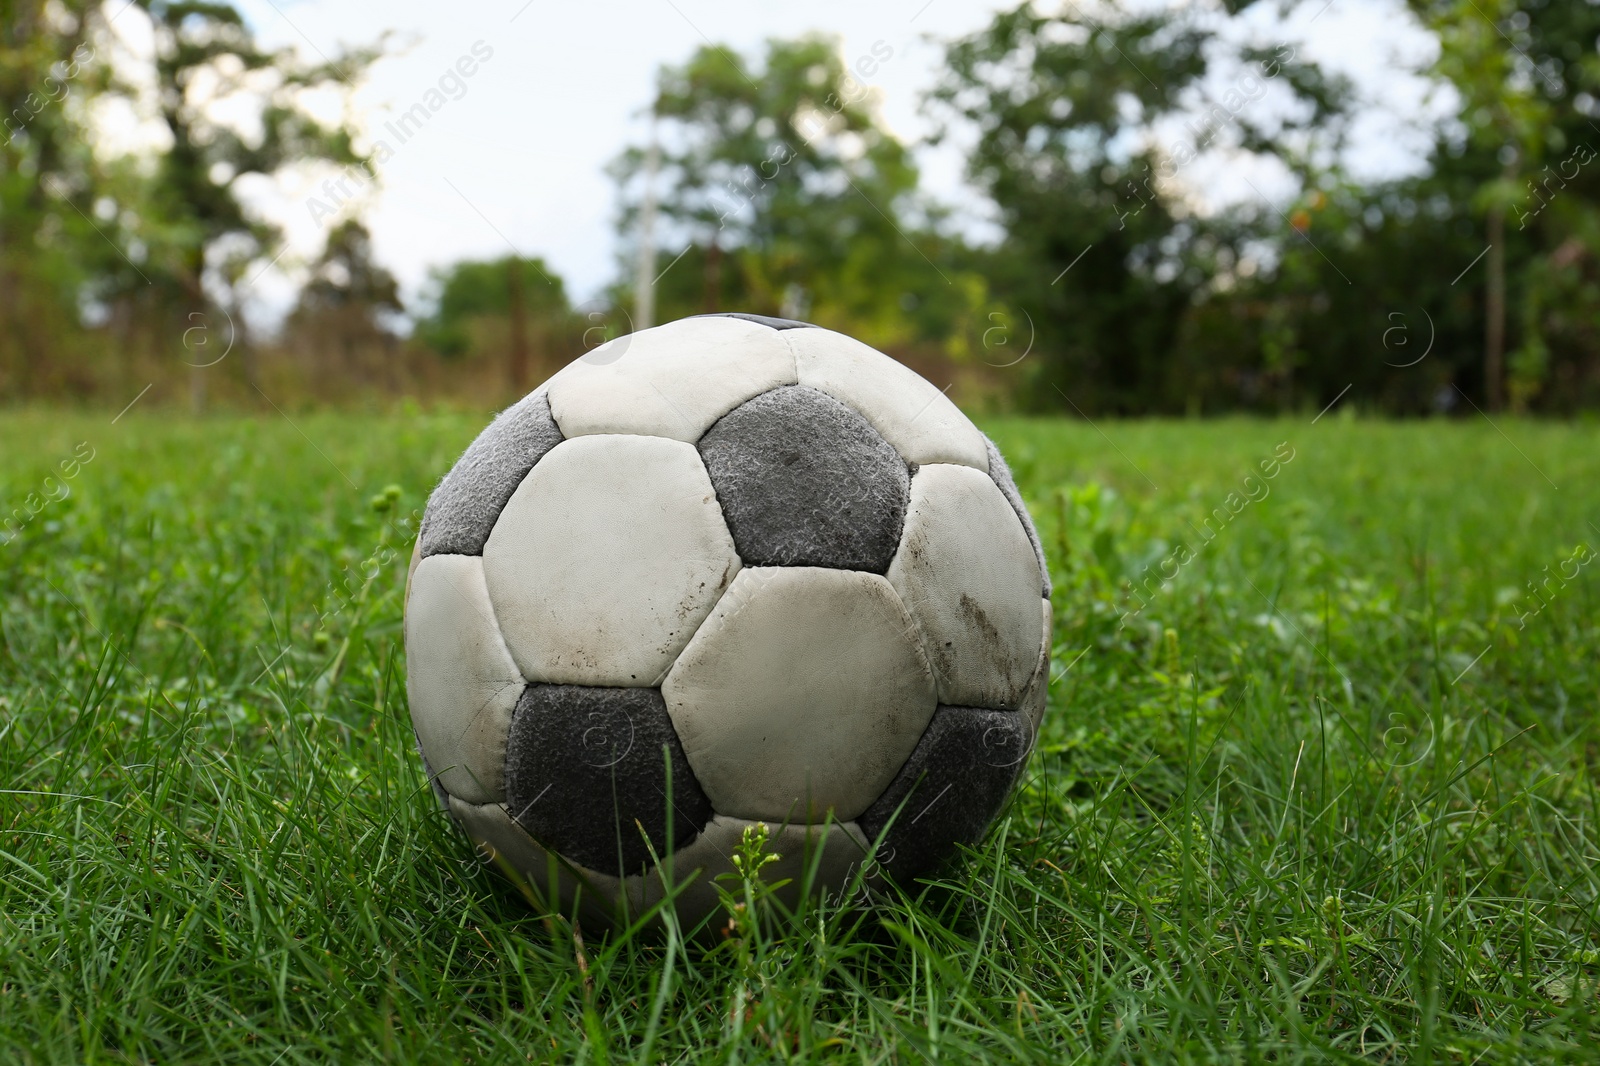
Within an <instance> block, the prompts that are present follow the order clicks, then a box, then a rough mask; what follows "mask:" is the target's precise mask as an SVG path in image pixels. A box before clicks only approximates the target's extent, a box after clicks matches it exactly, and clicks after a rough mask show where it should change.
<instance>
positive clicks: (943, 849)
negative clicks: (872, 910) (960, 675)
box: [857, 704, 1033, 888]
mask: <svg viewBox="0 0 1600 1066" xmlns="http://www.w3.org/2000/svg"><path fill="white" fill-rule="evenodd" d="M1032 745H1033V736H1032V728H1031V726H1030V725H1029V721H1028V716H1027V715H1026V714H1025V713H1023V712H1022V711H992V710H986V709H984V708H980V707H949V706H945V705H942V704H941V705H940V707H939V708H938V710H936V711H934V713H933V720H932V721H931V722H929V723H928V728H927V730H926V731H925V732H924V733H923V734H922V739H921V740H919V741H918V742H917V746H916V748H915V749H913V751H912V752H911V757H910V758H908V759H907V760H906V764H905V765H904V766H903V767H901V768H900V772H899V773H898V774H896V775H895V779H894V780H893V781H891V782H890V783H889V787H888V788H887V789H885V790H884V793H883V795H881V796H879V797H878V798H877V800H875V801H874V802H873V804H872V806H871V807H868V808H867V810H866V813H864V814H863V815H862V816H861V817H860V818H858V819H857V824H858V825H860V826H861V830H862V832H864V833H865V834H866V835H867V839H868V840H869V841H876V840H877V839H878V836H879V834H882V833H883V831H884V826H886V825H887V826H889V831H888V834H887V835H886V836H884V838H883V843H882V844H880V845H879V847H878V854H877V861H878V864H879V865H880V866H882V867H883V868H884V869H885V870H887V871H888V872H889V875H890V876H891V877H893V878H894V879H895V880H896V881H899V882H900V883H901V884H902V885H904V886H906V887H907V888H910V887H912V886H911V882H912V881H913V880H915V879H916V878H918V877H926V876H928V875H929V874H932V873H933V872H934V871H935V870H937V869H938V867H939V866H940V865H941V864H942V863H944V862H946V861H947V860H949V859H950V858H951V857H953V856H954V855H955V854H956V846H957V845H958V844H976V843H978V841H980V840H982V839H983V834H984V833H985V832H986V831H987V830H988V828H989V824H990V823H991V822H993V821H994V818H995V815H997V814H999V813H1000V808H1001V807H1003V806H1005V802H1006V797H1007V796H1008V795H1009V794H1010V792H1011V786H1012V785H1013V784H1014V783H1015V782H1016V779H1017V776H1018V775H1019V774H1020V773H1021V772H1022V767H1023V764H1024V763H1025V762H1026V761H1027V758H1028V752H1029V750H1030V749H1031V748H1032ZM891 819H892V820H893V824H892V825H891V824H890V822H891Z"/></svg>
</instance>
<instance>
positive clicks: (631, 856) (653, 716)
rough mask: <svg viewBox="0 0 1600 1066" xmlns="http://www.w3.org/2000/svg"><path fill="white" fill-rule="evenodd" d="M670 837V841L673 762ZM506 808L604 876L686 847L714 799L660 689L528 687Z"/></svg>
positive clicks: (511, 751) (510, 746)
mask: <svg viewBox="0 0 1600 1066" xmlns="http://www.w3.org/2000/svg"><path fill="white" fill-rule="evenodd" d="M669 761H670V763H671V767H672V839H671V840H670V841H669V840H668V839H667V765H668V762H669ZM506 808H507V810H508V811H509V812H510V813H511V816H512V817H513V818H515V819H516V820H517V821H518V822H520V823H521V824H522V826H523V828H525V829H526V830H527V831H528V832H529V834H530V835H532V836H533V838H534V839H535V840H537V841H538V842H539V843H541V844H543V845H545V846H546V847H548V848H550V849H551V850H553V851H555V852H558V853H559V854H561V855H563V856H565V857H566V858H568V859H570V860H572V861H573V862H575V863H578V864H579V865H581V866H586V867H588V868H589V869H591V870H595V871H597V872H601V873H608V874H614V875H618V876H625V875H628V874H637V873H642V872H643V871H645V870H647V869H649V867H650V866H651V865H652V864H651V862H650V852H649V849H648V848H646V846H645V842H644V840H643V839H642V838H641V837H640V836H639V827H640V826H641V825H642V826H643V827H644V831H645V832H646V833H648V834H649V837H650V846H651V847H654V848H655V850H656V854H657V855H658V856H664V855H665V854H666V852H667V851H668V850H669V848H670V849H678V848H682V847H684V846H685V845H686V844H688V843H689V842H690V841H691V840H693V839H694V837H695V836H696V835H697V834H698V833H699V832H700V830H701V829H702V828H704V827H705V826H706V824H707V823H709V822H710V821H711V816H712V810H711V801H710V800H708V799H707V798H706V794H705V792H704V791H702V790H701V788H700V783H699V782H698V781H696V780H695V778H694V772H693V771H692V770H690V769H689V761H688V760H687V759H686V758H684V754H683V745H682V744H681V743H680V742H679V740H678V734H677V733H676V732H675V731H674V730H673V728H672V720H671V719H670V718H669V717H667V705H666V703H665V702H664V701H663V700H662V698H661V692H660V690H658V689H653V688H591V687H588V686H581V685H529V686H528V687H527V689H526V690H524V692H523V693H522V698H521V699H520V700H518V701H517V708H516V711H515V712H514V713H513V714H512V718H511V731H510V734H509V735H508V736H507V738H506Z"/></svg>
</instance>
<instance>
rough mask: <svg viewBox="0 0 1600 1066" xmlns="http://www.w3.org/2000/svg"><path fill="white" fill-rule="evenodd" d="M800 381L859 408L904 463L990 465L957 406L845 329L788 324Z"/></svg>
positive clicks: (980, 438)
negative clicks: (842, 331)
mask: <svg viewBox="0 0 1600 1066" xmlns="http://www.w3.org/2000/svg"><path fill="white" fill-rule="evenodd" d="M781 336H782V337H783V338H784V339H785V340H786V341H788V343H789V346H790V348H792V349H793V350H794V356H795V368H796V373H797V374H798V375H799V378H800V384H802V385H810V386H812V387H813V388H817V389H821V390H822V391H823V392H826V393H827V394H828V395H830V396H832V397H833V398H834V399H836V400H839V401H840V402H841V403H845V404H848V405H850V406H851V407H853V408H855V409H856V410H857V411H860V412H861V415H862V417H863V418H865V419H866V420H867V421H868V422H871V423H872V425H873V426H874V427H875V428H876V429H877V431H878V432H879V433H881V434H883V438H884V439H885V440H887V441H888V442H889V443H890V444H892V445H894V446H895V450H896V451H898V452H899V453H900V454H901V456H903V457H904V458H905V460H906V462H908V463H959V464H961V465H963V466H970V467H973V468H974V469H977V470H983V471H987V470H988V469H989V449H988V446H987V445H986V444H985V442H984V438H983V434H982V433H980V432H978V427H977V426H974V425H973V424H972V422H971V421H970V420H968V418H967V416H966V415H964V414H962V413H961V409H960V408H959V407H957V406H956V405H955V404H953V403H951V402H950V400H949V398H948V397H946V396H945V394H944V393H942V392H940V391H939V390H938V389H936V388H934V387H933V386H932V385H931V384H929V383H928V381H927V379H926V378H924V377H922V375H920V374H918V373H917V372H916V371H915V370H912V369H911V368H910V367H908V366H906V365H905V364H903V363H899V362H896V361H895V360H893V359H891V358H889V357H888V356H887V355H884V354H883V353H882V352H880V351H878V350H877V349H876V348H871V347H868V346H867V345H865V344H862V343H861V342H860V341H858V340H856V339H855V338H854V337H847V336H845V335H844V334H843V333H835V332H833V331H832V330H829V329H788V330H784V331H783V333H782V334H781Z"/></svg>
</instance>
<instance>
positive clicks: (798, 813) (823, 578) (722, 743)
mask: <svg viewBox="0 0 1600 1066" xmlns="http://www.w3.org/2000/svg"><path fill="white" fill-rule="evenodd" d="M661 691H662V695H663V696H664V697H665V698H666V701H667V711H668V713H669V714H671V716H672V723H673V726H674V727H675V728H676V729H677V732H678V736H679V737H681V738H682V739H683V750H684V754H685V755H686V756H687V757H688V759H689V765H690V766H692V767H694V772H695V779H696V780H698V781H699V782H700V785H701V787H702V788H704V789H705V790H706V795H708V796H710V797H711V802H712V805H713V806H714V807H715V808H716V810H717V813H719V814H726V815H731V816H733V817H738V818H759V819H765V820H767V821H771V822H789V821H793V822H812V823H815V822H820V821H822V820H823V819H824V818H826V817H829V816H830V814H831V816H832V817H833V818H834V819H835V820H836V821H848V820H849V819H851V818H854V817H855V816H856V815H857V814H859V813H861V811H863V810H865V809H866V808H867V805H868V804H870V803H871V802H872V801H873V800H874V799H875V798H877V796H878V795H879V794H880V793H881V792H882V791H883V789H884V788H885V787H886V786H887V785H888V784H889V782H890V781H891V780H892V779H893V778H894V775H895V773H896V772H897V771H898V770H899V769H900V766H901V765H902V764H903V763H904V762H905V759H906V756H908V755H909V754H910V753H911V750H912V748H914V747H915V746H916V743H917V738H918V737H920V736H921V735H922V732H923V730H924V729H925V728H926V726H927V723H928V719H929V717H930V716H931V715H932V714H933V708H934V705H935V702H936V701H935V698H934V687H933V678H932V677H931V676H930V675H929V672H928V667H927V663H926V661H925V660H924V658H923V655H922V650H921V648H920V647H918V644H917V635H916V628H915V624H914V623H913V622H912V620H911V618H910V617H909V616H908V615H907V614H906V611H905V608H904V607H903V606H902V605H901V603H900V600H899V598H898V597H897V596H896V595H895V594H894V589H892V588H890V586H889V583H888V581H886V580H885V579H884V578H882V577H881V576H879V575H877V574H866V573H861V572H859V571H852V570H831V569H826V568H822V567H791V566H781V567H747V568H746V569H744V570H742V571H740V572H739V576H738V577H737V578H735V579H734V582H733V585H732V586H730V587H729V589H728V591H727V592H726V593H725V594H724V595H723V597H722V599H721V600H719V601H718V602H717V606H716V609H715V610H713V611H712V612H711V615H710V617H708V618H707V619H706V620H705V622H704V623H703V624H702V625H701V626H700V628H699V629H698V630H697V631H696V632H695V635H694V639H693V640H691V641H690V642H689V646H688V647H687V648H685V649H684V651H683V654H682V655H680V656H678V661H677V662H676V663H674V664H673V667H672V671H671V672H670V673H669V674H668V675H667V679H666V682H665V683H664V684H663V685H662V690H661Z"/></svg>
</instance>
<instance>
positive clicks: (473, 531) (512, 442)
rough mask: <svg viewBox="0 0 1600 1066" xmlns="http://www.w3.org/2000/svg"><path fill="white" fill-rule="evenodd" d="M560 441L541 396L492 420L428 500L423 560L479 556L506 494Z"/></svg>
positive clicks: (547, 403)
mask: <svg viewBox="0 0 1600 1066" xmlns="http://www.w3.org/2000/svg"><path fill="white" fill-rule="evenodd" d="M561 441H562V436H561V429H560V427H559V426H557V425H556V421H555V419H554V418H553V417H551V414H550V400H549V399H548V398H547V397H546V396H545V394H544V393H543V392H537V393H534V394H533V395H531V396H526V397H523V398H522V399H521V400H519V401H517V402H516V403H515V404H513V405H511V406H510V407H508V408H506V409H505V410H504V411H501V412H500V413H499V414H498V415H497V416H495V420H494V421H493V422H491V423H489V428H488V429H485V430H484V431H483V432H482V433H481V434H479V435H478V439H477V440H475V441H473V442H472V443H471V444H470V445H469V446H468V447H467V450H466V452H465V453H464V454H463V455H462V456H461V458H460V459H458V460H456V465H455V466H453V467H451V468H450V472H449V473H448V474H446V475H445V476H444V480H443V481H441V482H439V487H438V488H436V489H434V490H433V495H432V496H431V497H429V498H428V507H427V509H426V510H425V511H424V512H423V515H422V530H421V540H422V557H423V558H424V559H426V558H427V557H428V556H430V555H482V554H483V546H484V544H485V543H486V542H487V541H488V540H489V533H490V531H491V530H493V529H494V524H495V522H497V521H498V520H499V518H500V512H501V511H503V510H505V506H506V502H507V501H508V500H510V499H511V494H512V493H514V492H516V491H517V486H518V485H520V484H522V479H523V478H525V477H527V476H528V471H530V470H532V469H533V467H534V464H535V463H537V462H538V461H539V460H540V459H543V458H544V456H545V453H546V452H548V451H549V450H550V449H551V448H554V447H555V446H556V445H557V444H560V443H561Z"/></svg>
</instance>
